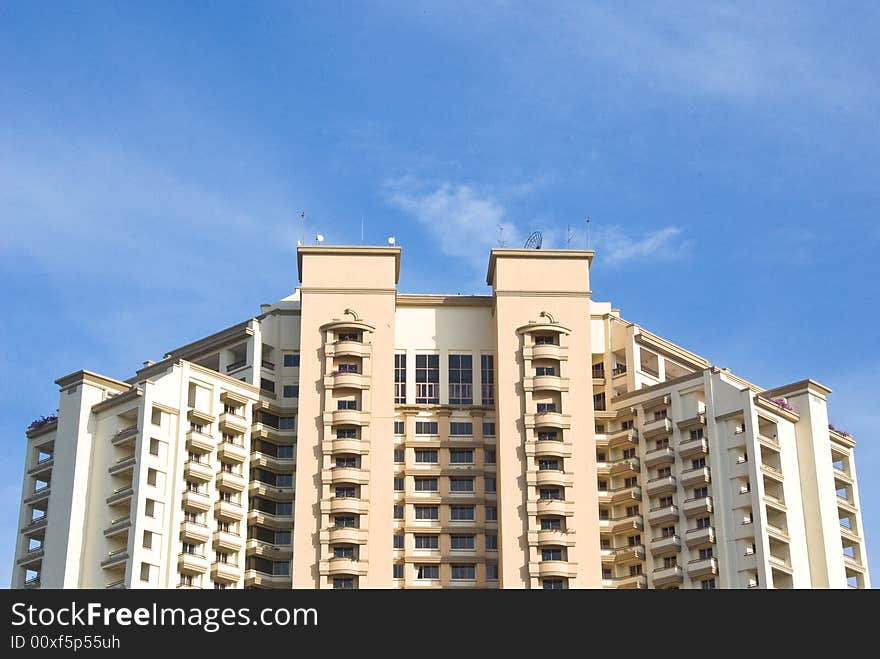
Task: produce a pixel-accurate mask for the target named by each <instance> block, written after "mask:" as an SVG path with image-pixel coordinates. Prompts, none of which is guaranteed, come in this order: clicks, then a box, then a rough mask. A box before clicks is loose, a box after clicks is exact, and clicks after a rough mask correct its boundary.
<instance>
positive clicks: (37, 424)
mask: <svg viewBox="0 0 880 659" xmlns="http://www.w3.org/2000/svg"><path fill="white" fill-rule="evenodd" d="M57 420H58V415H57V414H50V415H49V416H41V417H40V418H39V419H34V420H33V421H31V425H29V426H28V427H27V429H28V430H36V429H37V428H42V427H43V426H45V425H47V424H49V423H53V422H55V421H57Z"/></svg>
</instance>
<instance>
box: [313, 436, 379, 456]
mask: <svg viewBox="0 0 880 659" xmlns="http://www.w3.org/2000/svg"><path fill="white" fill-rule="evenodd" d="M324 451H325V452H327V453H331V454H332V453H340V454H352V455H366V454H367V453H369V452H370V442H368V441H365V440H363V439H335V438H334V439H325V440H324Z"/></svg>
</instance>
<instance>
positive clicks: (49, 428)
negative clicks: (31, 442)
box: [24, 419, 58, 439]
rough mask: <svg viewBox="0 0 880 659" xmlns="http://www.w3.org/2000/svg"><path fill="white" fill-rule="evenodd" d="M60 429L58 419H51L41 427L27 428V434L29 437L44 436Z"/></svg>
mask: <svg viewBox="0 0 880 659" xmlns="http://www.w3.org/2000/svg"><path fill="white" fill-rule="evenodd" d="M56 430H58V420H57V419H56V420H55V421H50V422H49V423H44V424H43V425H42V426H40V427H39V428H34V429H33V430H26V431H25V433H24V434H25V436H26V437H27V438H28V439H35V438H36V437H42V436H43V435H48V434H49V433H50V432H55V431H56Z"/></svg>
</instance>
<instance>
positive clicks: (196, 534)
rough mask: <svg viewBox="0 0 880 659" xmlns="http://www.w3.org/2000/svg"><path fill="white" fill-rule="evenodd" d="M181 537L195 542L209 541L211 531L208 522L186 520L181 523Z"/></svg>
mask: <svg viewBox="0 0 880 659" xmlns="http://www.w3.org/2000/svg"><path fill="white" fill-rule="evenodd" d="M180 539H181V540H188V541H189V542H191V543H194V544H198V543H200V542H208V540H210V539H211V531H210V529H208V526H207V525H206V524H202V523H200V522H190V521H187V520H184V521H182V522H181V523H180Z"/></svg>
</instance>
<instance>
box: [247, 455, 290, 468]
mask: <svg viewBox="0 0 880 659" xmlns="http://www.w3.org/2000/svg"><path fill="white" fill-rule="evenodd" d="M251 467H267V468H268V469H271V470H272V471H276V472H290V471H293V469H294V467H296V459H295V458H279V457H277V456H274V455H272V454H271V453H263V452H262V451H253V452H251Z"/></svg>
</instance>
